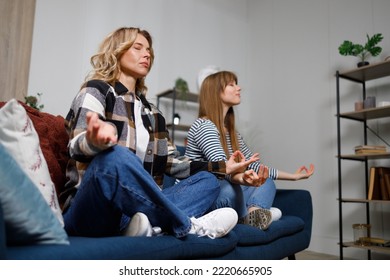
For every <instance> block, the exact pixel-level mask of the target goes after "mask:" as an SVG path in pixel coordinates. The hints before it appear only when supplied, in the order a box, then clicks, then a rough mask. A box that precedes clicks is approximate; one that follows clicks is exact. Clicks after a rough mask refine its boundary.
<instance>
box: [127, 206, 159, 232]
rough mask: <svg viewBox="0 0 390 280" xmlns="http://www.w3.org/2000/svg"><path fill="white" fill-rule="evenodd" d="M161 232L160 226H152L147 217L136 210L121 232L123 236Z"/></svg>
mask: <svg viewBox="0 0 390 280" xmlns="http://www.w3.org/2000/svg"><path fill="white" fill-rule="evenodd" d="M160 233H161V228H160V227H152V225H151V224H150V222H149V219H148V217H147V216H146V215H145V214H144V213H141V212H137V213H135V214H134V216H133V217H132V218H131V221H130V223H129V225H128V226H127V227H126V229H125V230H124V232H123V235H125V236H149V237H150V236H155V235H158V234H160Z"/></svg>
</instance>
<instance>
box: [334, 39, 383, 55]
mask: <svg viewBox="0 0 390 280" xmlns="http://www.w3.org/2000/svg"><path fill="white" fill-rule="evenodd" d="M382 39H383V36H382V34H381V33H378V34H375V35H374V36H372V37H370V36H368V34H367V42H366V44H365V45H364V46H363V45H361V44H354V43H352V42H351V41H348V40H345V41H344V42H343V43H342V44H341V45H340V46H339V53H340V54H341V55H344V56H347V55H351V56H356V57H359V58H360V60H361V61H366V59H367V58H368V57H369V56H370V55H371V56H377V55H379V54H380V53H381V52H382V48H381V47H379V46H377V45H378V43H379V42H380V41H382Z"/></svg>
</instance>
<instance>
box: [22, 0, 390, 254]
mask: <svg viewBox="0 0 390 280" xmlns="http://www.w3.org/2000/svg"><path fill="white" fill-rule="evenodd" d="M389 12H390V1H387V0H371V1H367V0H290V1H287V0H285V1H283V0H246V1H235V0H181V1H179V0H176V1H175V0H149V1H145V0H127V1H125V0H121V1H120V0H115V1H113V0H82V1H76V0H72V1H60V0H37V7H36V18H35V26H34V38H33V50H32V61H31V71H30V79H29V94H35V93H36V92H43V98H42V101H43V103H44V104H45V110H46V111H47V112H50V113H54V114H61V115H64V116H65V115H66V113H67V111H68V108H69V105H70V103H71V101H72V99H73V97H74V96H75V94H76V93H77V91H78V88H79V85H80V84H81V82H82V81H83V79H84V76H85V74H86V73H87V71H88V70H89V58H90V56H91V55H92V54H93V53H94V51H95V50H96V48H97V46H98V44H99V43H100V41H101V40H102V39H103V37H104V36H105V35H106V34H107V33H108V32H110V31H112V30H113V29H116V28H117V27H120V26H139V27H141V28H145V29H147V30H149V31H150V32H151V34H152V36H153V37H154V47H155V52H156V61H155V65H154V68H153V69H152V71H151V73H150V75H149V76H148V78H147V83H148V86H149V93H148V96H149V98H150V99H151V100H152V101H153V102H155V95H156V94H157V93H159V92H161V91H163V90H166V89H168V88H171V87H173V85H174V81H175V80H176V78H178V77H182V78H184V79H186V80H187V81H188V83H189V87H190V90H191V91H194V92H195V91H196V90H197V88H196V78H197V74H198V72H199V70H200V69H201V68H203V67H205V66H207V65H210V64H213V65H218V66H220V67H221V68H223V69H227V70H233V71H235V72H236V73H237V74H238V76H239V83H240V85H241V86H242V88H243V90H242V99H243V101H242V104H241V105H240V106H239V107H238V108H237V112H238V113H239V123H240V128H239V129H240V131H241V132H242V134H243V135H244V136H245V138H246V140H247V142H248V143H249V144H250V145H251V146H252V147H253V150H255V151H259V152H260V153H261V157H262V159H263V160H264V162H266V163H267V164H268V165H270V166H273V167H277V168H279V169H281V170H285V171H290V172H293V171H295V170H296V169H297V168H298V167H299V166H300V165H303V164H305V165H307V164H309V163H314V164H315V166H316V173H315V175H314V176H313V177H312V178H310V179H309V180H307V181H300V182H281V181H279V182H278V185H279V186H280V187H286V188H304V189H308V190H310V191H311V194H312V196H313V204H314V221H313V235H312V242H311V245H310V248H309V249H310V250H313V251H318V252H323V253H328V254H334V255H337V254H338V253H339V247H338V245H337V243H338V241H339V240H338V238H339V236H338V212H337V210H338V202H337V160H336V158H335V154H336V147H337V143H336V118H335V116H334V115H335V113H336V101H335V98H336V81H335V77H334V74H335V71H336V70H338V69H339V70H345V69H349V68H353V67H355V65H356V62H357V61H356V59H355V58H352V57H342V56H340V55H339V54H338V50H337V48H338V45H340V43H341V42H342V41H343V40H344V39H349V40H352V41H356V42H363V41H364V40H365V35H366V33H368V34H370V35H372V34H374V33H379V32H380V33H382V34H383V35H384V40H383V42H382V43H381V46H382V47H383V52H382V54H381V55H380V56H379V57H376V58H372V59H371V61H372V62H377V61H381V60H383V59H384V58H385V57H386V56H389V55H390V30H389V29H388V26H390V18H389V17H388V14H389ZM386 81H387V82H389V80H388V79H387V80H386ZM380 83H381V82H375V83H372V84H370V89H369V91H370V94H372V95H376V96H377V99H381V98H384V95H383V92H386V91H387V92H388V91H389V87H386V86H379V85H378V84H380ZM376 85H378V86H376ZM342 88H343V91H344V92H346V93H347V94H346V97H343V102H344V103H343V104H346V105H343V106H344V108H343V109H344V110H346V111H347V110H351V109H352V108H353V102H354V101H356V100H357V99H358V97H357V96H359V97H360V95H356V92H354V91H356V90H358V89H359V88H358V87H357V86H356V85H353V84H351V83H349V84H348V83H343V84H342ZM165 109H166V110H167V111H166V113H167V114H169V108H168V105H167V107H166V108H165ZM195 117H196V109H195V110H194V112H193V113H192V114H189V115H186V116H185V118H186V119H185V120H186V121H187V122H191V121H192V120H193V119H194V118H195ZM382 122H385V130H384V131H383V130H382V131H381V133H387V135H386V134H385V135H386V136H387V139H390V138H389V137H388V131H389V130H388V129H387V130H386V127H387V128H388V123H386V121H382ZM374 126H375V124H374ZM354 128H357V127H356V126H355V125H354V124H351V123H346V124H345V125H344V124H343V129H344V130H345V131H347V133H348V134H350V135H352V136H356V137H361V136H360V134H358V133H356V132H355V131H354V130H353V129H354ZM372 139H373V141H376V140H375V139H374V138H372ZM347 140H348V141H347V144H346V149H347V150H348V149H350V150H351V149H352V147H353V146H355V145H358V144H361V143H359V140H360V139H359V140H356V138H355V137H351V136H349V137H347ZM360 141H361V140H360ZM344 170H345V171H346V173H347V174H350V177H352V178H355V177H356V176H353V175H354V174H359V172H360V170H361V169H360V168H359V166H356V164H355V165H353V164H347V168H346V169H344ZM358 179H359V178H358ZM358 179H355V180H351V181H352V182H351V183H350V184H353V183H356V181H358ZM349 187H350V186H349ZM349 189H352V193H354V192H355V193H356V192H357V193H358V194H359V189H358V188H349ZM292 203H294V202H292ZM346 208H347V209H348V210H346V215H347V216H348V217H349V219H350V220H348V223H349V224H350V225H352V223H355V222H363V221H364V220H363V219H362V218H361V217H360V215H362V214H363V212H362V210H360V209H361V208H357V207H355V206H347V207H346ZM379 208H382V206H380V207H379ZM383 208H384V210H385V215H382V216H380V218H379V219H380V220H381V221H380V224H382V221H383V223H384V228H387V229H388V228H389V225H387V224H386V222H385V221H386V218H385V217H386V215H387V217H388V211H389V209H388V207H387V208H386V207H383ZM378 224H379V223H378ZM351 227H352V226H351ZM351 227H350V226H349V225H348V226H347V227H346V228H345V234H346V235H349V237H350V238H352V230H351V229H350V228H351ZM378 234H380V235H382V236H380V237H384V238H388V239H389V238H390V234H389V231H388V230H387V233H384V231H383V229H382V228H381V229H380V230H379V232H378ZM347 239H348V238H347ZM344 253H345V256H347V257H348V256H351V257H362V258H364V255H362V252H361V251H354V250H353V249H348V250H344Z"/></svg>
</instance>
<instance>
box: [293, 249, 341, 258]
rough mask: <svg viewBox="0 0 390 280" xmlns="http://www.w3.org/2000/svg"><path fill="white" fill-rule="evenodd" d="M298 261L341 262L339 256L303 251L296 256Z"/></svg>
mask: <svg viewBox="0 0 390 280" xmlns="http://www.w3.org/2000/svg"><path fill="white" fill-rule="evenodd" d="M295 257H296V258H297V260H339V259H340V258H339V256H333V255H328V254H322V253H317V252H313V251H308V250H305V251H302V252H299V253H297V254H295Z"/></svg>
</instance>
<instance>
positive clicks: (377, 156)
mask: <svg viewBox="0 0 390 280" xmlns="http://www.w3.org/2000/svg"><path fill="white" fill-rule="evenodd" d="M336 157H337V156H336ZM339 157H340V159H350V160H362V161H364V160H366V159H385V158H390V153H389V152H387V153H375V154H364V155H362V154H360V155H357V154H350V155H340V156H339Z"/></svg>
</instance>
